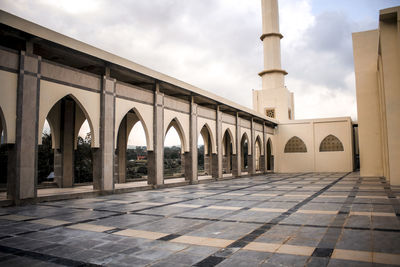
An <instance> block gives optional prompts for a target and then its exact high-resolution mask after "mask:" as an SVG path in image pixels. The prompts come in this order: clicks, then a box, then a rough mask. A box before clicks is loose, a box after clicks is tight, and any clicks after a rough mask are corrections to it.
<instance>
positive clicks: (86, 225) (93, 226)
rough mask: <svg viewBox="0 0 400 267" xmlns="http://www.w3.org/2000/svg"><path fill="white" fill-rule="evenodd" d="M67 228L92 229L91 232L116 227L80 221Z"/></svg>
mask: <svg viewBox="0 0 400 267" xmlns="http://www.w3.org/2000/svg"><path fill="white" fill-rule="evenodd" d="M67 228H71V229H76V230H84V231H91V232H104V231H109V230H112V229H114V228H115V227H109V226H102V225H96V224H90V223H78V224H74V225H70V226H67Z"/></svg>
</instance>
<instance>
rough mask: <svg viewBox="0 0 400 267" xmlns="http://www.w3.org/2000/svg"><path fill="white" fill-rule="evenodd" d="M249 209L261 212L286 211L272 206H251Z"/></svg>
mask: <svg viewBox="0 0 400 267" xmlns="http://www.w3.org/2000/svg"><path fill="white" fill-rule="evenodd" d="M250 210H251V211H261V212H279V213H282V212H286V211H287V209H272V208H251V209H250Z"/></svg>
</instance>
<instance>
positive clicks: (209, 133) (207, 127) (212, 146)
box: [199, 122, 216, 153]
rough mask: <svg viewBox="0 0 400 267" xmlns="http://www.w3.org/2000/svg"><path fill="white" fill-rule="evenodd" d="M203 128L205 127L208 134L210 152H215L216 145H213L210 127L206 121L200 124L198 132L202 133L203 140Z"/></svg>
mask: <svg viewBox="0 0 400 267" xmlns="http://www.w3.org/2000/svg"><path fill="white" fill-rule="evenodd" d="M204 128H205V129H207V132H208V135H209V136H210V142H211V153H215V152H216V146H215V141H214V136H213V134H212V131H211V127H210V126H209V125H208V123H207V122H205V123H204V124H203V125H202V126H201V128H200V132H199V133H200V134H201V135H202V137H203V140H204V135H203V133H202V131H203V129H204ZM204 141H205V140H204Z"/></svg>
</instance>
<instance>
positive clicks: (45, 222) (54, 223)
mask: <svg viewBox="0 0 400 267" xmlns="http://www.w3.org/2000/svg"><path fill="white" fill-rule="evenodd" d="M30 222H31V223H36V224H43V225H49V226H59V225H63V224H68V223H71V222H68V221H62V220H54V219H38V220H34V221H30Z"/></svg>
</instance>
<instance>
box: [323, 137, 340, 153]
mask: <svg viewBox="0 0 400 267" xmlns="http://www.w3.org/2000/svg"><path fill="white" fill-rule="evenodd" d="M334 151H344V147H343V144H342V142H341V141H340V140H339V138H337V137H336V136H334V135H333V134H330V135H328V136H326V137H325V138H324V139H323V140H322V142H321V144H320V145H319V152H334Z"/></svg>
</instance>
